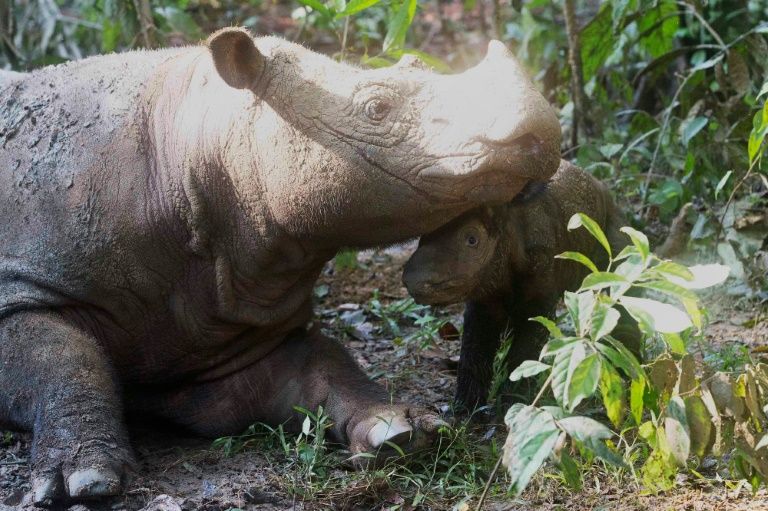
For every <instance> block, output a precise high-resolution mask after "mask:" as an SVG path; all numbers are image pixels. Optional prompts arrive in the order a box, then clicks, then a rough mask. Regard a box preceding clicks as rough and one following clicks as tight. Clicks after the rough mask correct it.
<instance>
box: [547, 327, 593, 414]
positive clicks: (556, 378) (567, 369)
mask: <svg viewBox="0 0 768 511" xmlns="http://www.w3.org/2000/svg"><path fill="white" fill-rule="evenodd" d="M585 357H586V352H585V350H584V343H583V342H573V343H571V344H569V345H566V347H564V349H562V350H560V351H558V352H557V354H556V355H555V360H554V363H553V364H552V393H553V394H554V395H555V399H556V400H557V402H558V404H560V406H562V407H563V408H566V405H565V403H566V394H567V391H566V389H567V388H568V385H569V383H570V381H569V380H570V376H571V374H573V371H574V370H575V369H576V366H578V365H579V363H580V362H581V361H582V360H584V358H585Z"/></svg>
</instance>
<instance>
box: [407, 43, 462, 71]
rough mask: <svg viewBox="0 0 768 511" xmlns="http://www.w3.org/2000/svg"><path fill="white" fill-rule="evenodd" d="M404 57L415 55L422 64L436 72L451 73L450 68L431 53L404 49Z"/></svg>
mask: <svg viewBox="0 0 768 511" xmlns="http://www.w3.org/2000/svg"><path fill="white" fill-rule="evenodd" d="M403 54H404V55H415V56H417V57H419V59H420V60H421V61H422V62H424V63H425V64H426V65H428V66H429V67H431V68H432V69H434V70H435V71H437V72H440V73H450V72H451V71H452V69H451V66H449V65H448V63H447V62H446V61H444V60H443V59H441V58H440V57H436V56H434V55H432V54H431V53H427V52H425V51H421V50H416V49H413V48H406V49H404V50H403Z"/></svg>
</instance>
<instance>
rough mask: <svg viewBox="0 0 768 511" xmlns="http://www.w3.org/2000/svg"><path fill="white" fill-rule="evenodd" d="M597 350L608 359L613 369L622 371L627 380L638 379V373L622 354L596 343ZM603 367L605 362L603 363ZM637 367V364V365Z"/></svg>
mask: <svg viewBox="0 0 768 511" xmlns="http://www.w3.org/2000/svg"><path fill="white" fill-rule="evenodd" d="M596 346H597V350H598V351H599V352H600V353H601V354H602V355H603V356H604V357H605V358H607V359H608V362H610V364H611V365H612V366H613V367H614V368H618V369H621V370H622V371H624V374H626V375H627V376H628V377H629V378H639V377H640V373H638V372H637V369H636V367H635V365H634V364H633V363H632V361H631V360H630V359H629V358H627V357H626V356H625V355H624V354H622V353H620V352H619V351H617V350H615V349H614V348H613V347H611V346H608V345H606V344H603V343H601V342H598V343H596ZM603 364H604V365H606V364H605V362H604V363H603ZM638 365H639V364H638Z"/></svg>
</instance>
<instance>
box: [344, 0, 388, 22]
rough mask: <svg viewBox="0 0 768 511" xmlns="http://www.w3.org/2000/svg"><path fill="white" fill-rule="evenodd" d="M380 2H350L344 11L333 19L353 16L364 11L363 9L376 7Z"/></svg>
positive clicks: (371, 0)
mask: <svg viewBox="0 0 768 511" xmlns="http://www.w3.org/2000/svg"><path fill="white" fill-rule="evenodd" d="M380 1H381V0H350V2H349V3H348V4H347V6H346V7H345V8H344V10H343V11H341V12H340V13H338V14H336V16H335V18H336V19H340V18H346V17H347V16H352V15H353V14H357V13H358V12H360V11H364V10H365V9H367V8H369V7H372V6H374V5H376V4H377V3H379V2H380Z"/></svg>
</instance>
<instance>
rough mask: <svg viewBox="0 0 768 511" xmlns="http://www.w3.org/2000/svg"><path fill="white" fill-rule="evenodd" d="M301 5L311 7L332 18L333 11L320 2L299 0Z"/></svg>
mask: <svg viewBox="0 0 768 511" xmlns="http://www.w3.org/2000/svg"><path fill="white" fill-rule="evenodd" d="M299 3H300V4H302V5H305V6H307V7H311V8H312V10H313V11H317V12H319V13H322V14H324V15H325V16H331V11H330V10H329V9H328V8H327V7H326V6H325V5H323V4H322V2H320V1H318V0H299Z"/></svg>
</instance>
